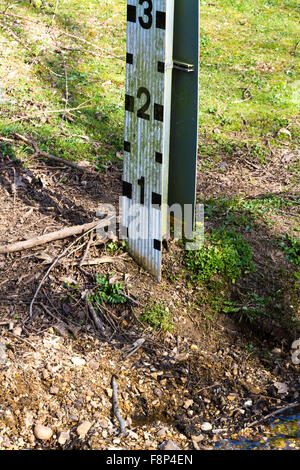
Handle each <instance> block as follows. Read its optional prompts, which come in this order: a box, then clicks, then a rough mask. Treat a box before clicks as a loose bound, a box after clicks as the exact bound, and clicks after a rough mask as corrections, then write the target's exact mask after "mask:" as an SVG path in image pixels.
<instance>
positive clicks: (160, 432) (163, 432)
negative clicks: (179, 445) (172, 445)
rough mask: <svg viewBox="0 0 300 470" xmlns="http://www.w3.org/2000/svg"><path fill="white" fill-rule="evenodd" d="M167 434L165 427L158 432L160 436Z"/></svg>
mask: <svg viewBox="0 0 300 470" xmlns="http://www.w3.org/2000/svg"><path fill="white" fill-rule="evenodd" d="M165 435H166V430H165V429H160V430H159V431H158V433H157V436H158V437H165Z"/></svg>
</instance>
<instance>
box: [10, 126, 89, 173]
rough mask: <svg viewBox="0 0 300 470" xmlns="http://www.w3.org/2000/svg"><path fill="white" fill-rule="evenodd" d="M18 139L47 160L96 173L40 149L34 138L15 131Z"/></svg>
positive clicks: (85, 171)
mask: <svg viewBox="0 0 300 470" xmlns="http://www.w3.org/2000/svg"><path fill="white" fill-rule="evenodd" d="M14 135H15V136H16V137H17V138H18V139H20V140H22V141H23V142H25V143H26V144H28V145H30V146H31V147H33V148H34V151H35V154H36V155H37V156H40V157H45V158H47V159H48V160H52V161H54V162H58V163H60V164H62V165H66V166H69V167H71V168H74V169H75V170H79V171H82V172H84V173H88V174H92V175H96V173H95V172H93V171H92V170H91V169H90V168H86V167H84V166H80V165H77V163H74V162H70V161H68V160H64V159H63V158H60V157H56V156H55V155H52V154H50V153H48V152H44V150H41V149H40V148H39V147H38V145H37V143H36V142H35V141H34V140H31V139H28V138H27V137H25V136H24V135H21V134H17V133H15V134H14Z"/></svg>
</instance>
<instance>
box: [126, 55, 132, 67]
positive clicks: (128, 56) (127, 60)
mask: <svg viewBox="0 0 300 470" xmlns="http://www.w3.org/2000/svg"><path fill="white" fill-rule="evenodd" d="M126 64H130V65H132V64H133V54H130V53H129V52H127V54H126Z"/></svg>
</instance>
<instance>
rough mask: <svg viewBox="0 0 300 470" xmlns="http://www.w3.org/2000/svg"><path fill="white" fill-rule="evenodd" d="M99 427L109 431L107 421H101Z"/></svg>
mask: <svg viewBox="0 0 300 470" xmlns="http://www.w3.org/2000/svg"><path fill="white" fill-rule="evenodd" d="M99 426H100V428H102V429H107V428H108V422H107V421H106V419H101V420H100V421H99Z"/></svg>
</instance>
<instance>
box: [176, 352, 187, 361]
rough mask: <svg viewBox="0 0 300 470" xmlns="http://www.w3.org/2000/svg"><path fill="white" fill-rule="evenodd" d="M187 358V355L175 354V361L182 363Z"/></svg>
mask: <svg viewBox="0 0 300 470" xmlns="http://www.w3.org/2000/svg"><path fill="white" fill-rule="evenodd" d="M188 358H189V353H181V354H176V356H175V361H178V362H183V361H186V360H187V359H188Z"/></svg>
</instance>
